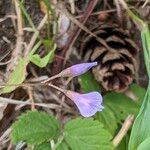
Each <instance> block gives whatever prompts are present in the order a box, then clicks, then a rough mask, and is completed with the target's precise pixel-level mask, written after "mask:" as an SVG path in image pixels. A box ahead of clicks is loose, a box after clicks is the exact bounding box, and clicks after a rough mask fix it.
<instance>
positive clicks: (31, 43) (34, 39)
mask: <svg viewBox="0 0 150 150" xmlns="http://www.w3.org/2000/svg"><path fill="white" fill-rule="evenodd" d="M46 21H47V15H45V16H44V17H43V19H42V20H41V22H40V23H39V25H38V27H37V32H36V33H34V34H33V36H32V38H31V41H30V43H29V44H28V46H27V48H26V49H25V54H24V56H25V57H26V56H27V55H28V54H29V52H30V51H31V50H32V47H33V45H34V43H35V41H36V40H37V38H38V35H39V31H40V30H41V29H42V28H43V26H44V25H45V23H46Z"/></svg>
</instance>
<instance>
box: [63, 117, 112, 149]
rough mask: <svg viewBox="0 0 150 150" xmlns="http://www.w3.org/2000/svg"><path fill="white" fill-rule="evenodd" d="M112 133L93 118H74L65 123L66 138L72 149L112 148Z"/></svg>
mask: <svg viewBox="0 0 150 150" xmlns="http://www.w3.org/2000/svg"><path fill="white" fill-rule="evenodd" d="M111 138H112V137H111V135H110V134H109V132H107V131H106V130H105V129H103V125H102V124H101V123H100V122H98V121H94V120H93V119H92V118H91V119H81V118H78V119H74V120H71V121H70V122H68V123H67V124H66V125H65V129H64V139H65V141H66V142H67V143H68V145H69V146H70V147H71V149H72V150H99V149H102V150H108V149H109V150H111V149H113V146H112V143H111V142H110V140H111Z"/></svg>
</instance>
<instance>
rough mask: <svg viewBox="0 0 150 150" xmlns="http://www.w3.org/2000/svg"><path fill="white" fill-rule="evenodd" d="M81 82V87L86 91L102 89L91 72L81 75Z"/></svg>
mask: <svg viewBox="0 0 150 150" xmlns="http://www.w3.org/2000/svg"><path fill="white" fill-rule="evenodd" d="M78 79H79V83H80V85H81V88H82V89H84V91H85V92H90V91H95V90H96V91H100V86H99V84H97V81H96V80H94V78H93V76H92V74H91V72H87V73H85V74H83V75H81V76H80V77H79V78H78Z"/></svg>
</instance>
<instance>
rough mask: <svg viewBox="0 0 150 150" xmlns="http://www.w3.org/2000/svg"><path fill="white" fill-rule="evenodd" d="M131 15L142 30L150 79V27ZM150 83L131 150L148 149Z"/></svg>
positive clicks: (133, 136)
mask: <svg viewBox="0 0 150 150" xmlns="http://www.w3.org/2000/svg"><path fill="white" fill-rule="evenodd" d="M128 12H129V15H130V16H131V17H132V18H133V19H134V20H135V21H137V23H138V25H139V26H140V30H141V37H142V44H143V49H144V58H145V64H146V68H147V73H148V76H149V78H150V61H149V60H150V42H149V41H150V31H149V28H148V25H147V24H146V23H144V22H143V21H142V20H140V19H139V18H138V17H137V16H135V15H134V14H133V13H132V12H131V11H130V10H128ZM149 123H150V83H149V85H148V88H147V92H146V94H145V97H144V101H143V103H142V106H141V108H140V111H139V114H138V116H137V118H136V119H135V122H134V125H133V128H132V132H131V137H130V141H129V150H137V149H140V150H145V149H143V148H146V149H147V143H148V141H147V139H149V138H150V126H149Z"/></svg>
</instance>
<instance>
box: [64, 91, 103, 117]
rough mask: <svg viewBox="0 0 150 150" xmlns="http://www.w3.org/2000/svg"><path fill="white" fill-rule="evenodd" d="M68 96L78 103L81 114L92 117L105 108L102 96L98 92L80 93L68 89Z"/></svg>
mask: <svg viewBox="0 0 150 150" xmlns="http://www.w3.org/2000/svg"><path fill="white" fill-rule="evenodd" d="M66 96H67V97H69V98H70V99H71V100H72V101H73V102H74V103H75V104H76V106H77V107H78V109H79V111H80V113H81V115H82V116H84V117H91V116H93V115H94V114H95V113H96V112H97V111H102V109H103V108H104V107H103V106H102V96H101V94H100V93H98V92H90V93H87V94H79V93H77V92H74V91H67V92H66Z"/></svg>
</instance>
